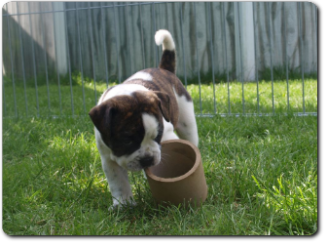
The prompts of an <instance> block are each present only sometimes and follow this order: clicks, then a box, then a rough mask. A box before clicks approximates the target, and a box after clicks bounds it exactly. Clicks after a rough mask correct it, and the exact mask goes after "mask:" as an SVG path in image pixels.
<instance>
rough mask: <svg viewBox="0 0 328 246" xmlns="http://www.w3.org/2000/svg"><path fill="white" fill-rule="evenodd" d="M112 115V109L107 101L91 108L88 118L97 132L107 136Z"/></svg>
mask: <svg viewBox="0 0 328 246" xmlns="http://www.w3.org/2000/svg"><path fill="white" fill-rule="evenodd" d="M113 113H114V107H113V105H111V103H110V102H109V101H107V102H104V103H102V104H99V105H97V106H95V107H93V108H92V109H91V110H90V112H89V116H90V118H91V120H92V122H93V124H94V125H95V127H96V128H97V129H98V131H99V132H101V133H102V134H106V135H107V134H109V126H110V123H111V121H112V118H113Z"/></svg>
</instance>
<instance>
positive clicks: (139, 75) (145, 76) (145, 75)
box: [125, 71, 153, 81]
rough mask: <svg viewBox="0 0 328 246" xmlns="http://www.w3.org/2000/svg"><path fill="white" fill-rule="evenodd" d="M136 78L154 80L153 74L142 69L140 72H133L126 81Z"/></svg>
mask: <svg viewBox="0 0 328 246" xmlns="http://www.w3.org/2000/svg"><path fill="white" fill-rule="evenodd" d="M134 79H141V80H148V81H152V80H153V76H151V75H150V74H149V73H146V72H143V71H140V72H137V73H135V74H133V75H132V76H131V77H129V78H128V79H127V80H125V81H130V80H134Z"/></svg>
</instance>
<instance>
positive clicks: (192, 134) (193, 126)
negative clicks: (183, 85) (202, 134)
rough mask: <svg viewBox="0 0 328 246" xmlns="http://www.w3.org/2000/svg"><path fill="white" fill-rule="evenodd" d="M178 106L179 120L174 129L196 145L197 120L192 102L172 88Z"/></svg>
mask: <svg viewBox="0 0 328 246" xmlns="http://www.w3.org/2000/svg"><path fill="white" fill-rule="evenodd" d="M173 91H174V94H175V97H176V99H177V102H178V106H179V121H178V125H177V128H176V131H177V133H178V135H179V137H180V138H182V139H186V140H188V141H189V142H191V143H193V144H194V145H195V146H198V131H197V122H196V117H195V113H194V104H193V102H192V101H187V98H186V97H185V96H179V95H178V94H177V93H176V91H175V90H174V89H173Z"/></svg>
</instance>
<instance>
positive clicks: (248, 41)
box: [234, 2, 255, 81]
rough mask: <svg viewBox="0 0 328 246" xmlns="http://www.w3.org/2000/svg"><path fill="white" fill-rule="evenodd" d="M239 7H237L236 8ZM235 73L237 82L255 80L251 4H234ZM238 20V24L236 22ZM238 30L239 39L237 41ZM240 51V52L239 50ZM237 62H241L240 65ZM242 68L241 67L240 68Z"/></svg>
mask: <svg viewBox="0 0 328 246" xmlns="http://www.w3.org/2000/svg"><path fill="white" fill-rule="evenodd" d="M238 5H239V7H238ZM234 9H235V37H236V50H235V51H236V52H235V53H236V61H237V62H236V73H237V80H239V81H241V80H242V79H243V80H244V81H245V80H246V81H254V80H255V50H254V42H255V40H254V20H253V14H254V13H253V3H252V2H238V3H237V2H235V6H234ZM238 18H239V20H240V22H239V21H238ZM239 30H240V38H241V40H242V42H240V41H239V40H238V38H237V37H238V36H239V33H238V31H239ZM240 49H241V50H240ZM238 61H241V62H240V63H241V64H240V63H239V62H238ZM241 66H242V67H241Z"/></svg>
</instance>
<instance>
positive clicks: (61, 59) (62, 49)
mask: <svg viewBox="0 0 328 246" xmlns="http://www.w3.org/2000/svg"><path fill="white" fill-rule="evenodd" d="M52 6H53V9H54V11H59V12H56V13H54V22H55V23H54V32H55V35H54V38H55V43H56V45H57V49H56V64H57V68H58V71H59V74H67V67H68V64H67V47H66V42H65V40H66V32H65V26H66V23H65V3H64V2H53V5H52Z"/></svg>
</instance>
